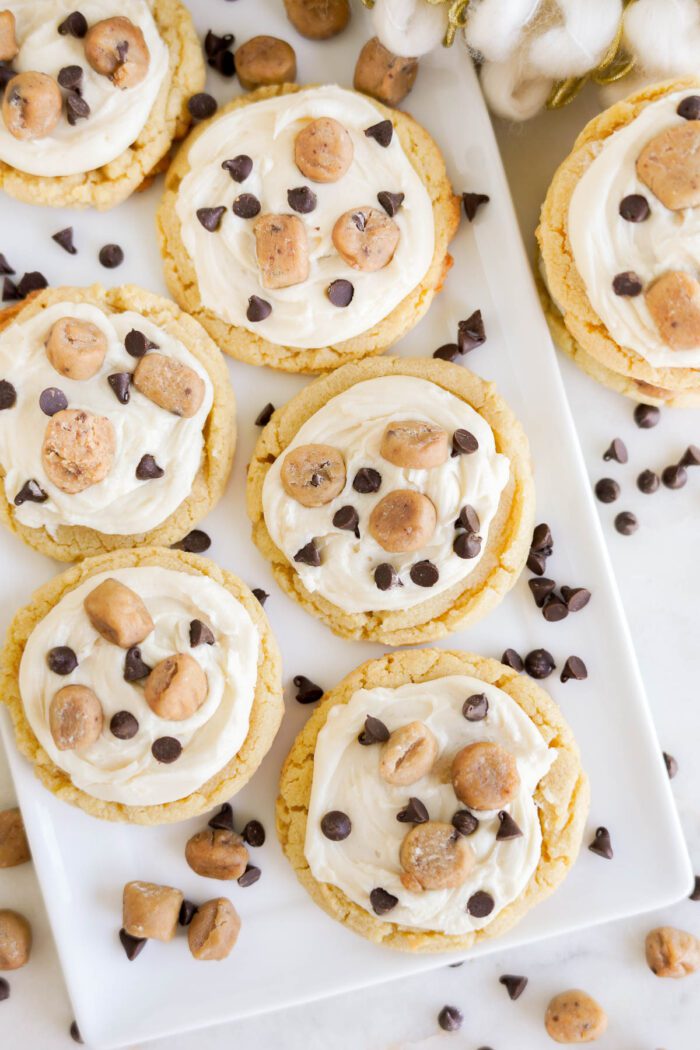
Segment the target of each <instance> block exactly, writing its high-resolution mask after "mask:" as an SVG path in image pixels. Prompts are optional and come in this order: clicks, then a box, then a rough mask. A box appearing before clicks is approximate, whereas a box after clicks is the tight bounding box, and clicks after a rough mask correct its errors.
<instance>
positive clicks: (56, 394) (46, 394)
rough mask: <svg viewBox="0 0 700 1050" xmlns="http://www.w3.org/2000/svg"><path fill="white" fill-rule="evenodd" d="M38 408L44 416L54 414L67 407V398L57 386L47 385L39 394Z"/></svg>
mask: <svg viewBox="0 0 700 1050" xmlns="http://www.w3.org/2000/svg"><path fill="white" fill-rule="evenodd" d="M39 408H40V409H41V411H42V412H43V413H44V415H45V416H55V415H56V413H57V412H62V411H63V410H64V409H65V408H68V398H67V397H66V395H65V394H64V393H63V391H62V390H59V388H58V387H57V386H47V388H46V390H42V391H41V393H40V394H39Z"/></svg>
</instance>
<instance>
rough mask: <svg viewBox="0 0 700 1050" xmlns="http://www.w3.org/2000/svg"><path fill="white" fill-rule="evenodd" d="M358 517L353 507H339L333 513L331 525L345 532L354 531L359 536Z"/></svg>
mask: <svg viewBox="0 0 700 1050" xmlns="http://www.w3.org/2000/svg"><path fill="white" fill-rule="evenodd" d="M359 524H360V517H359V515H358V513H357V511H356V510H355V508H354V507H340V508H339V509H338V510H337V511H336V512H335V514H334V515H333V525H334V526H335V528H336V529H343V530H344V531H345V532H354V533H355V535H356V536H357V537H358V538H359V535H360V529H359V527H358V526H359Z"/></svg>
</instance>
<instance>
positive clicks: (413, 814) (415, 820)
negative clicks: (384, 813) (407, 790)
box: [396, 796, 430, 824]
mask: <svg viewBox="0 0 700 1050" xmlns="http://www.w3.org/2000/svg"><path fill="white" fill-rule="evenodd" d="M396 819H397V820H398V821H399V822H400V823H401V824H425V823H427V821H429V820H430V815H429V813H428V810H427V808H426V806H425V804H424V803H423V802H421V800H420V799H419V798H414V797H413V796H411V798H409V800H408V805H407V806H404V808H403V809H400V810H399V812H398V813H397V814H396Z"/></svg>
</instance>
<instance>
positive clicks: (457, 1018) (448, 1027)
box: [438, 1006, 464, 1032]
mask: <svg viewBox="0 0 700 1050" xmlns="http://www.w3.org/2000/svg"><path fill="white" fill-rule="evenodd" d="M463 1023H464V1017H463V1015H462V1012H461V1010H458V1009H457V1007H456V1006H443V1008H442V1010H441V1011H440V1013H439V1014H438V1024H439V1025H440V1027H441V1028H442V1030H443V1031H444V1032H458V1031H459V1029H460V1028H461V1027H462V1025H463Z"/></svg>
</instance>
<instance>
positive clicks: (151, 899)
mask: <svg viewBox="0 0 700 1050" xmlns="http://www.w3.org/2000/svg"><path fill="white" fill-rule="evenodd" d="M183 899H184V898H183V896H182V894H181V893H180V891H179V890H176V889H173V887H172V886H159V885H158V884H157V883H155V882H140V881H137V882H127V884H126V886H125V887H124V894H123V898H122V926H123V927H124V929H125V930H126V932H127V933H128V934H129V935H130V936H131V937H147V938H151V939H153V940H155V941H171V940H172V939H173V937H174V936H175V932H176V930H177V922H178V918H179V917H180V907H181V905H182V901H183Z"/></svg>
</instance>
